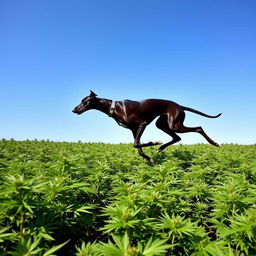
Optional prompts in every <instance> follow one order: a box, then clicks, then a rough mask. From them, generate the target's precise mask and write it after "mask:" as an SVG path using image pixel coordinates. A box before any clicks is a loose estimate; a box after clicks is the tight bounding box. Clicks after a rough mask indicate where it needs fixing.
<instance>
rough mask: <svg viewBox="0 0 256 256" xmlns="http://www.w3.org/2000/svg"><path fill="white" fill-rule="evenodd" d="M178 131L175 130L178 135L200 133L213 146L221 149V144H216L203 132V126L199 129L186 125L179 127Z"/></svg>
mask: <svg viewBox="0 0 256 256" xmlns="http://www.w3.org/2000/svg"><path fill="white" fill-rule="evenodd" d="M176 129H177V130H175V131H176V132H178V133H186V132H197V133H200V134H201V135H202V136H203V137H204V138H205V139H206V140H207V141H208V142H209V143H210V144H212V145H213V146H216V147H219V144H218V143H217V142H215V141H214V140H212V139H211V138H210V137H209V136H208V135H207V134H206V133H205V131H204V130H203V128H202V127H201V126H198V127H186V126H184V125H182V126H180V127H177V128H176Z"/></svg>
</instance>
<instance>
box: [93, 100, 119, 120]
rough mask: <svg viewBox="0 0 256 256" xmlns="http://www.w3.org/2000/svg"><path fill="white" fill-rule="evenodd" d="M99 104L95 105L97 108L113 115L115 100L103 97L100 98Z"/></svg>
mask: <svg viewBox="0 0 256 256" xmlns="http://www.w3.org/2000/svg"><path fill="white" fill-rule="evenodd" d="M98 101H99V104H98V105H97V106H96V107H95V109H97V110H99V111H101V112H103V113H105V114H107V115H109V116H112V115H113V112H114V109H113V104H112V103H113V102H115V101H112V100H108V99H102V98H98Z"/></svg>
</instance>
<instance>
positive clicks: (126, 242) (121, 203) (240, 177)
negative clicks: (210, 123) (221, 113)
mask: <svg viewBox="0 0 256 256" xmlns="http://www.w3.org/2000/svg"><path fill="white" fill-rule="evenodd" d="M155 150H156V148H147V149H146V150H145V151H146V152H147V153H148V154H149V155H154V160H155V161H156V163H157V164H156V165H154V166H150V165H149V164H148V163H146V162H145V161H144V160H143V159H141V158H140V157H139V156H138V155H137V151H136V150H135V149H133V147H132V145H127V144H119V145H111V144H101V143H98V144H96V143H94V144H93V143H65V142H63V143H57V142H49V141H22V142H18V141H14V140H11V141H7V140H1V141H0V172H1V176H0V255H44V256H47V255H76V256H94V255H114V256H115V255H120V256H121V255H126V256H140V255H145V256H150V255H199V256H200V255H202V256H205V255H206V256H207V255H256V157H255V156H256V145H248V146H245V145H243V146H242V145H222V146H221V147H220V148H215V147H212V146H210V145H203V144H198V145H188V146H185V145H178V146H172V147H169V148H168V149H167V150H166V151H164V152H162V153H161V154H159V155H157V154H156V153H155Z"/></svg>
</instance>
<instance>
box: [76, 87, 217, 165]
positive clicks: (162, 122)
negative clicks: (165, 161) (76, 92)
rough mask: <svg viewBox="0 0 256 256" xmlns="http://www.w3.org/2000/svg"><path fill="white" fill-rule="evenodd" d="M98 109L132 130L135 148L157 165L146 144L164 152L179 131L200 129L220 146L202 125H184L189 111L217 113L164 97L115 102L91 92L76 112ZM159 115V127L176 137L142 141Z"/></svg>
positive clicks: (177, 138)
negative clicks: (190, 106)
mask: <svg viewBox="0 0 256 256" xmlns="http://www.w3.org/2000/svg"><path fill="white" fill-rule="evenodd" d="M90 109H96V110H99V111H101V112H103V113H105V114H107V115H109V116H110V117H112V118H113V119H114V120H115V121H116V122H117V123H118V124H119V125H121V126H123V127H125V128H128V129H130V130H131V131H132V133H133V137H134V144H133V145H134V147H135V148H137V149H138V153H139V155H141V156H142V157H143V158H145V159H146V160H148V161H149V162H150V163H152V164H154V160H153V159H152V158H150V157H149V156H147V155H146V154H145V153H144V152H143V151H142V148H143V147H148V146H155V145H161V146H160V147H159V149H158V150H157V152H158V153H160V152H161V151H162V150H163V149H165V148H166V147H168V146H170V145H172V144H174V143H176V142H178V141H180V140H181V138H180V137H179V136H178V135H177V133H186V132H197V133H200V134H201V135H202V136H203V137H204V138H205V139H206V140H207V141H208V142H209V143H210V144H212V145H214V146H217V147H218V146H219V144H218V143H217V142H215V141H214V140H212V139H211V138H210V137H209V136H208V135H207V134H206V133H205V132H204V130H203V129H202V127H200V126H198V127H186V126H184V125H183V122H184V119H185V112H184V111H190V112H193V113H196V114H198V115H201V116H205V117H208V118H217V117H219V116H220V115H221V113H220V114H218V115H216V116H212V115H207V114H205V113H202V112H200V111H198V110H195V109H193V108H189V107H184V106H181V105H179V104H177V103H175V102H173V101H169V100H161V99H146V100H142V101H132V100H123V101H113V100H108V99H103V98H98V97H97V94H96V93H94V92H93V91H90V95H89V96H87V97H85V98H84V99H83V100H82V102H81V103H80V104H79V105H78V106H76V107H75V108H74V109H73V110H72V112H73V113H76V114H78V115H80V114H82V113H83V112H85V111H87V110H90ZM156 117H158V119H157V121H156V127H157V128H159V129H160V130H162V131H163V132H165V133H167V134H169V135H170V136H171V137H172V140H171V141H170V142H167V143H165V144H163V143H162V142H160V141H154V142H152V141H150V142H148V143H141V142H140V138H141V136H142V134H143V132H144V130H145V128H146V126H147V125H148V124H150V123H151V122H152V121H153V120H154V119H155V118H156Z"/></svg>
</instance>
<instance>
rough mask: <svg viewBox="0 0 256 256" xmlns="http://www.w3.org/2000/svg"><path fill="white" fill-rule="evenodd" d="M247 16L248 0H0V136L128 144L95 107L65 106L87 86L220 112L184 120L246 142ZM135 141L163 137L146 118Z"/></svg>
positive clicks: (252, 72) (195, 139)
mask: <svg viewBox="0 0 256 256" xmlns="http://www.w3.org/2000/svg"><path fill="white" fill-rule="evenodd" d="M255 14H256V1H255V0H230V1H229V0H193V1H192V0H159V1H156V0H154V1H153V0H136V1H135V0H76V1H70V0H69V1H67V0H37V1H35V0H30V1H28V0H22V1H20V0H16V1H15V0H12V1H10V0H1V1H0V87H1V90H0V95H1V101H0V116H1V125H0V138H6V139H9V138H14V139H17V140H25V139H31V140H32V139H35V138H37V139H39V140H40V139H50V140H54V141H78V140H81V141H83V142H88V141H90V142H99V141H100V142H107V143H108V142H109V143H119V142H123V143H126V142H133V138H132V134H131V132H130V131H129V130H127V129H124V128H122V127H119V126H118V125H117V124H116V123H115V122H114V120H113V119H111V118H109V117H108V116H106V115H104V114H103V113H100V112H97V111H89V112H86V113H84V114H83V115H81V116H77V115H74V114H73V113H72V112H71V110H72V109H73V107H74V106H76V105H77V104H78V103H79V102H80V100H81V99H82V98H83V97H85V96H87V95H88V94H89V90H90V89H91V90H93V91H95V92H96V93H97V94H98V95H99V97H103V98H109V99H114V100H123V99H133V100H141V99H146V98H162V99H169V100H172V101H176V102H177V103H179V104H181V105H184V106H189V107H192V108H196V109H198V110H200V111H203V112H205V113H208V114H212V115H214V114H217V113H219V112H222V113H223V115H222V116H221V117H219V118H218V119H208V118H205V117H202V116H198V115H195V114H193V113H189V112H187V115H186V121H185V124H186V125H187V126H199V125H201V126H202V127H203V128H204V129H205V131H206V133H207V134H208V135H209V136H210V137H212V138H213V139H214V140H216V141H217V142H219V143H240V144H254V143H256V115H255V111H256V100H255V99H256V83H255V82H256V51H255V49H256V15H255ZM181 137H182V139H183V140H182V141H181V142H182V143H184V144H190V143H202V142H206V141H205V140H204V138H203V137H201V136H200V135H199V134H195V133H190V134H181ZM142 140H143V141H144V142H147V141H148V140H163V141H168V140H169V137H168V136H167V135H165V134H164V133H162V132H161V131H160V130H158V129H157V128H156V127H155V126H154V123H152V124H151V125H150V126H149V127H148V129H147V130H146V132H145V135H144V136H143V137H142Z"/></svg>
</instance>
